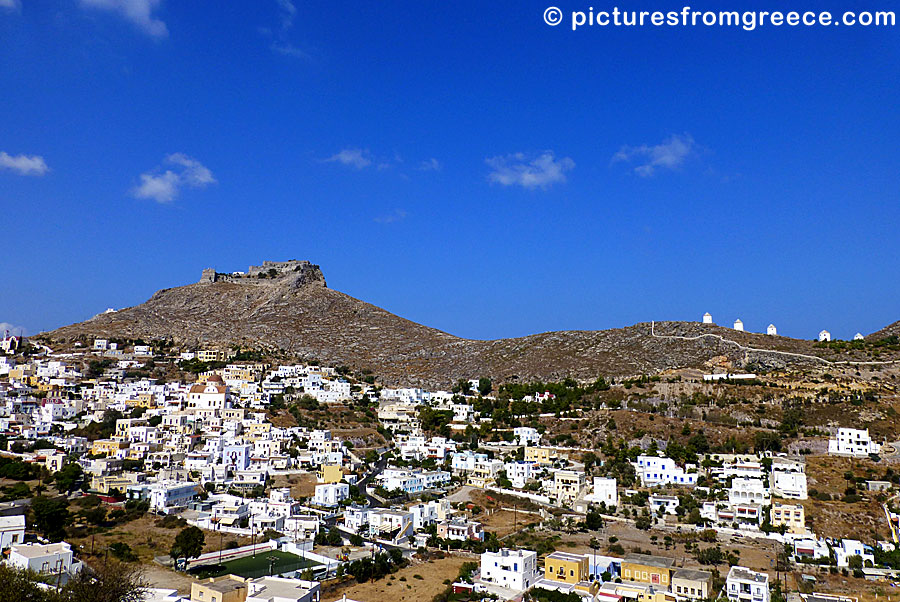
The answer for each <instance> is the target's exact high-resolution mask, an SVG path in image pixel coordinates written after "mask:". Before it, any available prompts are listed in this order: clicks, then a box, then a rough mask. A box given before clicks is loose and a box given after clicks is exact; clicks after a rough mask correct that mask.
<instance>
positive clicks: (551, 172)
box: [485, 151, 575, 188]
mask: <svg viewBox="0 0 900 602" xmlns="http://www.w3.org/2000/svg"><path fill="white" fill-rule="evenodd" d="M485 163H487V164H488V167H490V168H491V169H492V170H493V171H491V173H490V174H488V180H490V181H491V182H496V183H498V184H502V185H503V186H521V187H523V188H548V187H550V186H551V185H553V184H556V183H561V182H565V181H566V172H567V171H571V170H572V169H574V168H575V162H574V161H573V160H572V159H570V158H569V157H562V158H560V159H559V160H557V159H556V158H555V157H554V155H553V151H544V152H543V153H542V154H541V155H539V156H538V157H536V158H534V159H529V158H528V157H526V156H525V154H524V153H515V154H512V155H504V156H498V157H490V158H488V159H485Z"/></svg>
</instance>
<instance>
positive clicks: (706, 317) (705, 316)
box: [703, 312, 713, 324]
mask: <svg viewBox="0 0 900 602" xmlns="http://www.w3.org/2000/svg"><path fill="white" fill-rule="evenodd" d="M703 323H704V324H712V323H713V321H712V314H711V313H709V312H706V313H705V314H703Z"/></svg>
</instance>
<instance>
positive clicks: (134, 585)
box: [62, 560, 147, 602]
mask: <svg viewBox="0 0 900 602" xmlns="http://www.w3.org/2000/svg"><path fill="white" fill-rule="evenodd" d="M146 596H147V583H146V582H145V581H144V578H143V573H142V572H141V568H140V566H139V565H136V564H134V565H130V564H125V563H122V562H116V561H113V560H111V561H109V562H104V563H103V564H101V565H98V566H97V567H96V568H95V569H92V570H91V569H85V570H83V571H81V572H80V573H78V575H76V576H75V577H73V578H72V580H71V581H69V583H67V584H66V586H65V587H64V588H63V590H62V600H63V601H64V602H142V601H143V600H144V598H145V597H146Z"/></svg>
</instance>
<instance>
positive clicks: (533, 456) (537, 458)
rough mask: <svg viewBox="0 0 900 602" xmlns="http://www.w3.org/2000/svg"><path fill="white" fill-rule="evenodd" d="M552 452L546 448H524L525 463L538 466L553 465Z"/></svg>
mask: <svg viewBox="0 0 900 602" xmlns="http://www.w3.org/2000/svg"><path fill="white" fill-rule="evenodd" d="M554 455H555V454H553V451H552V450H551V449H550V448H548V447H526V448H525V461H526V462H537V463H538V464H553V456H554Z"/></svg>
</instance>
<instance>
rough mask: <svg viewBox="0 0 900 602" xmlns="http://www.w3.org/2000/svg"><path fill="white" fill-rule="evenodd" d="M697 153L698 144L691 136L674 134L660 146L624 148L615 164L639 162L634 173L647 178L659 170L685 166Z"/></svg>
mask: <svg viewBox="0 0 900 602" xmlns="http://www.w3.org/2000/svg"><path fill="white" fill-rule="evenodd" d="M696 152H697V144H696V143H695V142H694V139H693V138H692V137H691V135H690V134H684V135H681V136H679V135H678V134H673V135H672V136H669V137H668V138H666V139H665V140H663V141H662V142H661V143H660V144H657V145H654V146H648V145H646V144H643V145H641V146H623V147H622V148H621V149H619V152H617V153H616V154H615V155H613V158H612V160H613V162H617V161H625V162H628V163H631V162H633V161H638V162H639V163H640V164H639V165H637V166H636V167H635V168H634V173H636V174H637V175H639V176H641V177H642V178H647V177H650V176H652V175H653V174H654V173H656V171H657V170H658V169H669V170H675V169H678V168H680V167H681V166H682V165H684V163H685V161H687V160H688V159H689V158H690V157H691V156H692V155H693V154H694V153H696Z"/></svg>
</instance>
